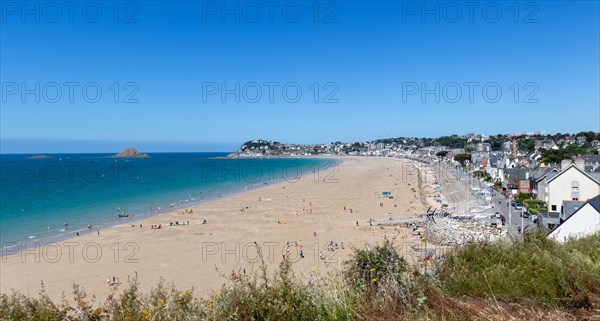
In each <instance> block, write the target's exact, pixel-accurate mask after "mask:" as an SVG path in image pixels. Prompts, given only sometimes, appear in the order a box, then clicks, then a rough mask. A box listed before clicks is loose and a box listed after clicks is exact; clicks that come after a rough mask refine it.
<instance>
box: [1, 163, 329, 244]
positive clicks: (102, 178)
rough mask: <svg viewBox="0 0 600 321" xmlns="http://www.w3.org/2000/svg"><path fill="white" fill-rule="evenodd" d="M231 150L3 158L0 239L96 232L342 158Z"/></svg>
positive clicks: (313, 170) (315, 171)
mask: <svg viewBox="0 0 600 321" xmlns="http://www.w3.org/2000/svg"><path fill="white" fill-rule="evenodd" d="M225 155H226V154H224V153H156V154H150V156H151V157H150V158H130V159H122V158H112V157H110V156H111V155H110V154H52V155H48V156H50V157H46V158H31V156H32V155H7V154H3V155H0V163H1V177H0V179H1V188H0V242H2V243H3V245H6V244H7V243H11V244H12V243H14V242H32V243H33V242H40V243H44V242H48V241H50V240H57V239H65V238H69V237H72V236H75V235H76V233H77V232H79V233H80V234H83V233H88V232H93V233H95V232H96V231H97V230H98V229H102V228H106V227H109V226H113V225H118V224H125V223H130V222H132V221H135V220H137V219H143V218H147V217H149V216H152V215H156V214H159V213H164V212H167V211H171V210H174V209H177V208H183V207H188V206H191V205H193V204H197V203H199V202H203V201H208V200H212V199H217V198H220V197H225V196H227V195H231V194H235V193H238V192H242V191H245V190H248V189H252V188H258V187H261V186H264V185H268V184H271V183H275V182H278V181H282V180H287V181H292V182H293V181H294V180H295V179H297V178H298V177H300V176H302V175H314V176H315V178H317V177H320V178H321V179H322V178H323V177H324V176H326V175H327V173H328V172H331V170H330V168H331V166H333V165H335V164H337V163H338V161H336V160H333V159H323V158H315V159H313V158H270V159H259V158H257V159H228V158H224V157H223V156H225ZM317 175H319V176H317ZM119 215H122V216H127V215H128V216H129V217H125V218H119ZM65 223H68V225H65ZM88 225H91V226H92V228H91V229H88Z"/></svg>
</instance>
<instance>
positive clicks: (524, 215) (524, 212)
mask: <svg viewBox="0 0 600 321" xmlns="http://www.w3.org/2000/svg"><path fill="white" fill-rule="evenodd" d="M519 216H521V217H525V218H527V217H529V213H527V211H522V212H521V213H519Z"/></svg>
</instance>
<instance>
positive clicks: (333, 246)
mask: <svg viewBox="0 0 600 321" xmlns="http://www.w3.org/2000/svg"><path fill="white" fill-rule="evenodd" d="M340 248H341V249H342V250H343V249H345V247H344V242H340V244H339V245H338V243H337V242H334V241H329V243H327V251H329V252H333V251H337V250H339V249H340Z"/></svg>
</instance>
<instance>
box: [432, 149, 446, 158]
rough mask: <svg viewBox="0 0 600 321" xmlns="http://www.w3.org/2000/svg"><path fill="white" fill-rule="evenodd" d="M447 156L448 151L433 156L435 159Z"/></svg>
mask: <svg viewBox="0 0 600 321" xmlns="http://www.w3.org/2000/svg"><path fill="white" fill-rule="evenodd" d="M447 155H448V151H445V150H443V151H441V152H437V153H436V154H435V156H437V157H446V156H447Z"/></svg>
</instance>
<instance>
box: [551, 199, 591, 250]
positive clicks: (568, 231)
mask: <svg viewBox="0 0 600 321" xmlns="http://www.w3.org/2000/svg"><path fill="white" fill-rule="evenodd" d="M598 232H600V195H598V196H596V197H594V198H592V199H590V200H588V201H587V203H585V205H583V206H582V207H581V208H579V209H578V210H577V211H576V212H575V213H573V215H571V216H570V217H569V218H568V219H567V220H566V221H564V222H563V223H562V224H561V225H559V226H558V227H557V228H555V229H554V230H553V231H552V232H550V234H548V237H549V238H552V239H555V240H556V241H558V242H561V243H562V242H565V241H567V240H568V239H569V238H580V237H583V236H587V235H591V234H594V233H598Z"/></svg>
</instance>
